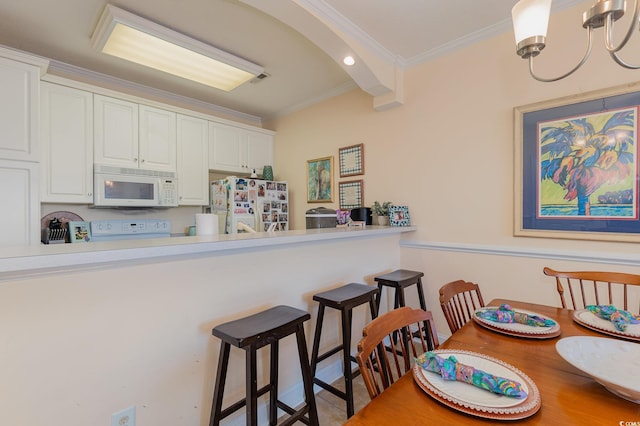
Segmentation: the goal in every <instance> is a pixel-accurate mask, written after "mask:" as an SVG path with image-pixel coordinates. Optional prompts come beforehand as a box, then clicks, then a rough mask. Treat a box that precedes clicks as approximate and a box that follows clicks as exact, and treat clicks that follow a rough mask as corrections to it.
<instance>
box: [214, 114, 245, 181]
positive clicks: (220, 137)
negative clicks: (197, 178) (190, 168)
mask: <svg viewBox="0 0 640 426" xmlns="http://www.w3.org/2000/svg"><path fill="white" fill-rule="evenodd" d="M210 138H211V144H210V147H209V168H210V169H211V170H220V171H224V172H240V173H247V171H248V167H247V163H246V133H245V131H244V130H243V129H241V128H239V127H233V126H226V125H224V124H219V123H213V122H212V123H211V126H210Z"/></svg>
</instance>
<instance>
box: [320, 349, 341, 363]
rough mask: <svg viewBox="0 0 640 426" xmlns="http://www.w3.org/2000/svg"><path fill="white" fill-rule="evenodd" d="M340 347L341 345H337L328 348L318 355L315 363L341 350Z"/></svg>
mask: <svg viewBox="0 0 640 426" xmlns="http://www.w3.org/2000/svg"><path fill="white" fill-rule="evenodd" d="M342 347H343V345H338V346H336V347H335V348H332V349H329V350H328V351H327V352H325V353H323V354H322V355H318V359H317V361H316V364H317V363H319V362H320V361H324V360H325V359H327V358H329V357H330V356H331V355H335V354H337V353H338V352H340V351H341V350H342Z"/></svg>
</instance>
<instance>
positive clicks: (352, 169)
mask: <svg viewBox="0 0 640 426" xmlns="http://www.w3.org/2000/svg"><path fill="white" fill-rule="evenodd" d="M338 158H339V159H340V177H348V176H357V175H363V174H364V144H362V143H361V144H357V145H351V146H345V147H344V148H340V149H339V150H338Z"/></svg>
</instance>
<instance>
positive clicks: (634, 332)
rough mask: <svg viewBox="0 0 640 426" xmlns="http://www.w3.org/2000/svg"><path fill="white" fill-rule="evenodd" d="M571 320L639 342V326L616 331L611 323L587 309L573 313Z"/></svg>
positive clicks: (633, 325)
mask: <svg viewBox="0 0 640 426" xmlns="http://www.w3.org/2000/svg"><path fill="white" fill-rule="evenodd" d="M573 319H574V320H575V321H576V322H577V323H578V324H581V325H584V326H585V327H588V328H591V329H593V330H596V331H600V332H603V333H606V334H610V335H613V336H621V337H624V338H627V339H631V340H635V341H640V324H629V325H628V326H627V329H626V330H625V331H620V330H618V329H617V328H616V327H615V326H614V325H613V323H612V322H611V321H609V320H606V319H604V318H600V317H599V316H598V315H596V314H594V313H593V312H591V311H590V310H588V309H580V310H577V311H573Z"/></svg>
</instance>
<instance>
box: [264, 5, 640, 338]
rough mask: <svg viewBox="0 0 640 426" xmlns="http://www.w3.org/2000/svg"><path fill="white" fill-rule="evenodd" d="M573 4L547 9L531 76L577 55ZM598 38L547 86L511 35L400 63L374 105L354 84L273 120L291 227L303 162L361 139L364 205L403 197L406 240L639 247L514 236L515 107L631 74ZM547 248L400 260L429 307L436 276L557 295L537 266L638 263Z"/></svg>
mask: <svg viewBox="0 0 640 426" xmlns="http://www.w3.org/2000/svg"><path fill="white" fill-rule="evenodd" d="M582 9H583V7H577V8H573V9H570V10H567V11H565V12H563V13H561V14H559V15H557V16H554V17H552V20H551V23H550V32H549V37H548V40H549V46H548V47H547V49H546V50H545V51H544V52H543V54H542V55H541V56H540V57H538V58H537V60H538V63H539V66H538V68H539V72H540V74H542V75H544V76H552V75H558V74H560V73H564V72H565V71H567V70H569V69H570V68H571V67H572V66H573V65H574V63H577V61H578V60H579V58H580V56H581V54H582V51H583V49H584V43H585V42H586V34H584V31H583V30H582V28H581V25H580V14H581V12H582ZM597 36H598V37H597V39H596V41H595V46H594V53H593V54H592V57H591V58H590V60H589V61H588V62H587V64H586V65H585V66H584V67H583V68H582V69H580V70H579V71H578V72H577V73H576V74H574V75H573V76H571V77H569V78H567V79H565V80H562V81H559V82H556V83H540V82H537V81H535V80H533V79H532V78H531V77H530V76H529V74H528V67H527V61H525V60H522V59H520V58H519V57H517V55H516V54H515V47H514V44H513V34H512V33H511V32H509V33H505V34H503V35H500V36H497V37H494V38H492V39H489V40H486V41H483V42H481V43H478V44H476V45H473V46H471V47H468V48H466V49H463V50H460V51H457V52H454V53H451V54H449V55H447V56H444V57H442V58H439V59H437V60H434V61H431V62H428V63H426V64H423V65H421V66H417V67H415V68H413V69H410V70H409V71H407V72H406V75H405V94H406V99H405V104H404V105H403V106H401V107H398V108H395V109H392V110H389V111H385V112H375V111H374V110H373V108H372V99H371V97H370V96H368V95H367V94H365V93H363V92H361V91H359V90H355V91H352V92H350V93H347V94H344V95H342V96H339V97H336V98H333V99H330V100H328V101H326V102H323V103H321V104H319V105H315V106H313V107H310V108H307V109H305V110H303V111H300V112H297V113H294V114H291V115H289V116H287V117H284V118H281V119H279V120H277V121H275V122H273V123H271V126H270V127H271V128H273V129H274V130H276V131H277V132H278V133H277V135H276V161H275V168H276V170H277V174H278V178H280V179H285V180H288V181H289V182H290V189H291V192H292V196H291V203H292V212H293V215H292V216H293V217H292V224H293V226H294V228H301V227H304V212H305V210H306V209H308V208H309V207H311V206H310V205H308V204H307V203H306V190H305V187H304V182H303V177H304V176H305V165H306V160H308V159H312V158H317V157H324V156H329V155H333V156H334V157H336V159H337V156H338V149H339V148H340V147H343V146H348V145H353V144H356V143H364V146H365V164H366V167H365V169H366V170H365V175H364V177H363V178H364V181H365V185H364V187H365V204H366V205H368V206H369V205H371V203H372V202H373V201H374V200H379V201H383V200H391V201H393V202H395V203H397V204H406V205H408V206H409V209H410V213H411V219H412V222H413V224H415V225H417V227H418V232H417V233H415V234H414V235H412V236H410V237H409V238H410V239H412V240H415V242H417V243H434V242H440V243H459V244H463V245H464V244H466V245H471V246H473V245H482V246H484V247H486V248H489V249H491V248H500V249H506V250H507V251H508V250H516V249H522V248H525V249H527V250H530V251H531V250H533V251H535V250H540V251H544V250H549V249H552V250H562V251H564V252H568V253H572V254H575V255H578V256H580V255H581V254H584V253H585V252H589V253H592V254H594V255H595V257H596V258H597V256H598V254H609V255H611V254H612V253H614V254H615V253H618V252H619V253H626V254H632V253H637V252H638V245H637V244H631V243H606V242H593V241H575V240H574V241H570V240H557V239H556V240H551V239H539V238H524V237H514V236H513V208H514V202H513V187H514V184H513V180H514V178H513V175H514V129H513V116H514V114H513V108H514V107H516V106H521V105H527V104H530V103H535V102H540V101H544V100H550V99H554V98H559V97H564V96H569V95H574V94H579V93H584V92H589V91H593V90H597V89H602V88H607V87H611V86H618V85H621V84H623V83H630V82H635V81H636V80H638V79H640V71H631V70H624V69H622V68H621V67H619V66H617V65H615V64H614V63H613V61H612V60H610V59H609V57H608V56H607V55H606V54H605V53H604V52H603V50H604V49H603V47H602V40H601V31H598V33H597ZM633 49H636V51H637V48H636V47H633V46H632V51H633ZM636 57H638V55H636ZM632 58H633V55H631V59H632ZM636 62H640V59H638V60H636ZM336 161H337V160H336ZM336 176H337V175H336ZM337 180H338V181H339V180H340V179H339V178H337ZM343 180H345V179H343ZM332 207H334V208H335V207H337V204H334V205H332ZM550 257H551V258H544V257H542V258H537V257H535V256H528V257H524V258H523V257H520V256H516V255H508V254H507V255H501V256H496V255H491V254H470V253H464V252H462V253H456V252H441V251H435V250H421V249H416V248H405V249H403V250H402V262H403V265H404V266H405V267H407V268H412V269H419V270H423V271H425V273H426V285H427V294H428V297H429V301H428V305H429V307H430V308H431V309H434V310H436V311H439V307H438V303H437V290H438V288H439V287H440V285H442V284H444V283H445V282H448V281H452V280H455V279H460V278H463V279H466V280H472V281H477V282H479V283H480V285H481V287H482V289H483V291H484V293H485V298H486V299H487V300H491V299H492V298H495V297H502V296H505V297H512V298H516V299H523V300H533V301H538V302H543V303H556V302H557V299H556V295H555V293H554V288H553V286H552V285H551V284H552V283H551V281H550V279H549V278H547V277H545V276H544V275H543V274H542V267H543V266H545V265H549V266H552V267H556V268H566V269H606V270H611V269H614V270H626V271H631V272H640V268H638V267H634V266H623V265H616V264H613V265H605V264H599V263H598V262H594V263H586V262H577V261H574V262H572V261H562V262H560V261H557V260H554V259H553V256H550ZM435 313H436V316H437V318H438V321H439V328H441V329H442V330H446V323H444V319H443V318H442V315H441V313H440V312H435Z"/></svg>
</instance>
